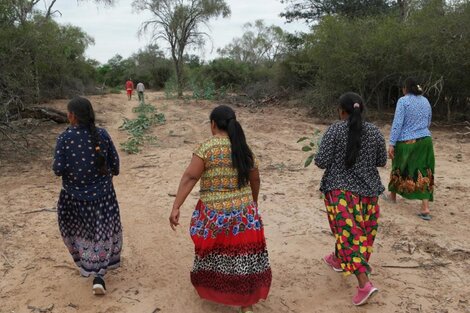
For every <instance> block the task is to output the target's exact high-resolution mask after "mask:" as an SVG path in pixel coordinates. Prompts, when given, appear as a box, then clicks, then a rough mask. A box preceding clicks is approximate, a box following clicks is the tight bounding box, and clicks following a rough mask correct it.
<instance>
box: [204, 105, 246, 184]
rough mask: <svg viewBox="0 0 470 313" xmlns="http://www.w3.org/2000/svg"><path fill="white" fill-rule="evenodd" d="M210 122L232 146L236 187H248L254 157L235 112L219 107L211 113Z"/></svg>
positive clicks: (226, 107)
mask: <svg viewBox="0 0 470 313" xmlns="http://www.w3.org/2000/svg"><path fill="white" fill-rule="evenodd" d="M210 120H211V121H214V122H215V124H216V125H217V128H219V129H221V130H225V131H226V132H227V133H228V136H229V138H230V143H231V146H232V163H233V167H234V168H236V169H237V172H238V187H239V188H241V187H243V186H246V185H248V182H249V180H250V171H251V170H252V169H253V167H254V157H253V153H252V152H251V149H250V147H249V146H248V144H247V143H246V138H245V133H244V132H243V128H242V126H241V125H240V123H239V122H238V121H237V117H236V115H235V112H234V111H233V110H232V108H231V107H228V106H226V105H219V106H218V107H216V108H215V109H214V110H213V111H212V113H211V115H210Z"/></svg>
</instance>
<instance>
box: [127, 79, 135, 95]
mask: <svg viewBox="0 0 470 313" xmlns="http://www.w3.org/2000/svg"><path fill="white" fill-rule="evenodd" d="M133 91H134V83H133V82H132V80H131V79H130V78H129V79H128V80H127V81H126V92H127V100H131V98H132V92H133Z"/></svg>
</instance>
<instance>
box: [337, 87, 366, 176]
mask: <svg viewBox="0 0 470 313" xmlns="http://www.w3.org/2000/svg"><path fill="white" fill-rule="evenodd" d="M339 105H340V107H341V109H342V110H343V111H345V112H346V113H348V114H349V117H348V127H349V131H348V143H347V145H346V160H345V162H346V168H351V167H353V166H354V164H356V160H357V158H358V156H359V150H360V149H361V135H362V111H364V102H363V101H362V98H361V96H359V95H358V94H357V93H354V92H347V93H345V94H343V95H342V96H341V97H340V98H339Z"/></svg>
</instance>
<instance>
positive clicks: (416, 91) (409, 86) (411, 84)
mask: <svg viewBox="0 0 470 313" xmlns="http://www.w3.org/2000/svg"><path fill="white" fill-rule="evenodd" d="M403 87H405V88H406V91H407V92H409V93H411V94H413V95H415V96H419V95H422V94H423V89H422V88H421V86H420V85H419V84H418V82H417V81H416V79H414V78H413V77H408V78H407V79H405V81H404V82H403Z"/></svg>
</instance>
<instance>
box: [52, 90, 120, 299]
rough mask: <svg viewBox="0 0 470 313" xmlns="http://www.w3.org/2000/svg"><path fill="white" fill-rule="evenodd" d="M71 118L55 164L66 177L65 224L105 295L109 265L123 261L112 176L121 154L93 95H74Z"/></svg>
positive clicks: (85, 272)
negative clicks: (99, 122)
mask: <svg viewBox="0 0 470 313" xmlns="http://www.w3.org/2000/svg"><path fill="white" fill-rule="evenodd" d="M68 119H69V121H70V124H71V126H70V127H69V128H67V130H65V131H64V132H63V133H62V134H61V135H60V136H59V137H58V139H57V146H56V149H55V156H54V165H53V170H54V173H55V174H56V175H57V176H61V177H62V190H61V192H60V196H59V201H58V204H57V211H58V220H59V228H60V232H61V235H62V238H63V240H64V243H65V245H66V246H67V248H68V250H69V252H70V254H71V255H72V258H73V260H74V261H75V263H76V264H77V266H78V267H79V269H80V274H81V275H82V276H85V277H89V276H90V275H91V276H93V277H94V280H93V293H94V294H96V295H103V294H105V293H106V287H105V282H104V279H103V277H104V275H105V274H106V271H107V270H108V269H112V268H116V267H119V263H120V255H121V248H122V228H121V219H120V216H119V205H118V202H117V199H116V194H115V192H114V187H113V181H112V177H113V176H115V175H118V174H119V156H118V153H117V151H116V148H115V147H114V144H113V142H112V140H111V137H110V136H109V134H108V133H107V132H106V130H104V129H102V128H97V127H96V126H95V114H94V111H93V107H92V105H91V103H90V101H89V100H88V99H85V98H81V97H77V98H74V99H72V100H71V101H70V102H69V104H68Z"/></svg>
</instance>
